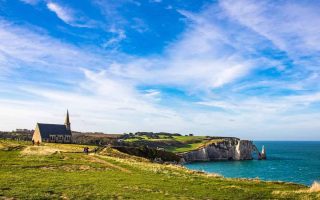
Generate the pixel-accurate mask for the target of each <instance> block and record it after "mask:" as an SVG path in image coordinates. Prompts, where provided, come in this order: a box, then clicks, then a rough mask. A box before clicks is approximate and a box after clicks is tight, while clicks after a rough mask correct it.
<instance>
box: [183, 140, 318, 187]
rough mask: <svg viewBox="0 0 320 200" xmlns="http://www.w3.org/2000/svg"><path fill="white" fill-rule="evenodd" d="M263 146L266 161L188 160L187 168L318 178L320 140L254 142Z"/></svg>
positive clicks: (243, 175)
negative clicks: (189, 161) (193, 161)
mask: <svg viewBox="0 0 320 200" xmlns="http://www.w3.org/2000/svg"><path fill="white" fill-rule="evenodd" d="M254 144H255V145H256V146H257V147H258V149H259V150H261V148H262V146H263V145H264V146H265V149H266V153H267V160H256V159H254V160H246V161H210V162H195V163H188V164H186V165H185V166H186V167H187V168H189V169H193V170H200V171H204V172H208V173H218V174H221V175H222V176H224V177H230V178H259V179H261V180H266V181H285V182H293V183H299V184H304V185H311V184H312V183H313V182H314V181H320V170H319V169H320V141H254Z"/></svg>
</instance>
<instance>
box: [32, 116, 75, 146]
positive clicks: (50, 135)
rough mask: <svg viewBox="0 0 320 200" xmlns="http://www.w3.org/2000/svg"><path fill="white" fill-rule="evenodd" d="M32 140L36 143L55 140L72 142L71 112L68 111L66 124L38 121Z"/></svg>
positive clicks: (57, 141)
mask: <svg viewBox="0 0 320 200" xmlns="http://www.w3.org/2000/svg"><path fill="white" fill-rule="evenodd" d="M32 140H33V141H34V142H35V143H38V142H39V143H42V142H55V143H71V142H72V134H71V123H70V119H69V112H68V111H67V115H66V119H65V122H64V124H43V123H37V124H36V128H35V130H34V133H33V137H32Z"/></svg>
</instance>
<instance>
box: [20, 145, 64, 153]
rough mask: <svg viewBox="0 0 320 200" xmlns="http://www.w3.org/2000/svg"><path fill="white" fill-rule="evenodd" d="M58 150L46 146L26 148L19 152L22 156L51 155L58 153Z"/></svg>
mask: <svg viewBox="0 0 320 200" xmlns="http://www.w3.org/2000/svg"><path fill="white" fill-rule="evenodd" d="M59 151H60V150H59V149H56V148H51V147H47V146H28V147H26V148H25V149H23V150H22V151H21V154H22V155H51V154H53V153H56V152H59Z"/></svg>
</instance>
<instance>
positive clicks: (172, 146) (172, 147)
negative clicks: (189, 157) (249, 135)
mask: <svg viewBox="0 0 320 200" xmlns="http://www.w3.org/2000/svg"><path fill="white" fill-rule="evenodd" d="M205 139H206V136H172V137H170V138H168V137H166V136H163V135H160V136H159V138H156V139H155V138H148V137H147V136H135V137H132V138H128V139H126V140H125V141H126V142H128V143H138V144H141V143H145V144H146V145H151V146H152V145H154V146H162V147H163V148H164V149H165V150H167V151H170V152H173V153H182V152H187V151H192V150H195V149H198V148H200V147H203V146H205V145H207V144H209V143H217V142H220V141H223V139H211V140H205Z"/></svg>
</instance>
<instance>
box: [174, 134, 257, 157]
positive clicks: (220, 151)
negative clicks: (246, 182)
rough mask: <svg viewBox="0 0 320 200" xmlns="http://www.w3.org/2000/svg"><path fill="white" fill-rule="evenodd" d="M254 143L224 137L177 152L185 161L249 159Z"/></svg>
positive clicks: (253, 149) (254, 148)
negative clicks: (205, 144) (183, 151)
mask: <svg viewBox="0 0 320 200" xmlns="http://www.w3.org/2000/svg"><path fill="white" fill-rule="evenodd" d="M255 150H256V147H255V145H254V144H253V142H252V141H249V140H240V139H238V138H230V139H226V140H224V141H222V142H218V143H213V144H209V145H207V146H205V147H202V148H200V149H197V150H194V151H190V152H185V153H181V154H179V155H180V156H181V157H182V158H183V159H184V161H185V162H194V161H213V160H251V159H252V153H253V151H255Z"/></svg>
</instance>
